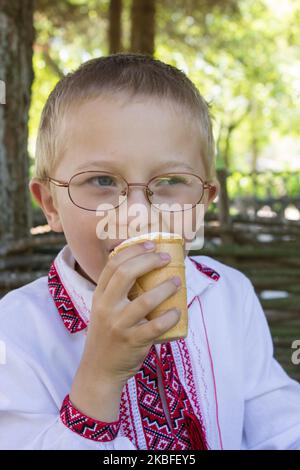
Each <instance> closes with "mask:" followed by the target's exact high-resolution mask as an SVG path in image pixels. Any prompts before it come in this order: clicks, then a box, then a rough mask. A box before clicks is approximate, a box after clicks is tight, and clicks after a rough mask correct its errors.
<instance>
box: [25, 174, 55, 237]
mask: <svg viewBox="0 0 300 470" xmlns="http://www.w3.org/2000/svg"><path fill="white" fill-rule="evenodd" d="M29 190H30V192H31V194H32V195H33V197H34V199H35V201H36V202H37V203H38V205H39V206H40V208H41V209H42V211H43V212H44V214H45V217H46V219H47V222H48V224H49V225H50V227H51V229H52V230H53V231H54V232H63V227H62V224H61V221H60V217H59V212H58V210H57V207H56V205H57V204H56V201H55V198H54V195H52V194H51V190H50V187H48V186H47V184H45V183H44V182H42V181H40V180H39V179H38V178H32V179H31V180H30V183H29Z"/></svg>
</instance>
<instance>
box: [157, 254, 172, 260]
mask: <svg viewBox="0 0 300 470" xmlns="http://www.w3.org/2000/svg"><path fill="white" fill-rule="evenodd" d="M159 256H160V257H161V259H162V260H163V261H168V260H170V259H171V256H170V255H169V253H159Z"/></svg>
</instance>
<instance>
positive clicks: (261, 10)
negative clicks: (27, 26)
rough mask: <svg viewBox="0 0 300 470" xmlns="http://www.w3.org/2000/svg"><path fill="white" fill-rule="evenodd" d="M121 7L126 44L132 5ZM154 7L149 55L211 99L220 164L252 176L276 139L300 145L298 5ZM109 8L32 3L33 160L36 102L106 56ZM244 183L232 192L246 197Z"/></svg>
mask: <svg viewBox="0 0 300 470" xmlns="http://www.w3.org/2000/svg"><path fill="white" fill-rule="evenodd" d="M123 5H124V11H123V16H122V29H123V44H124V46H125V48H126V47H128V45H129V36H130V7H131V1H130V0H124V2H123ZM156 5H157V13H156V52H155V56H156V57H158V58H160V59H162V60H164V61H166V62H169V63H170V64H173V65H175V66H177V67H178V68H180V69H182V70H183V71H184V72H186V73H187V74H188V76H189V77H190V78H191V79H192V80H193V81H194V82H195V83H196V85H197V86H198V88H199V90H200V92H201V93H202V94H203V96H204V97H205V99H206V101H208V102H209V103H211V105H212V107H211V114H212V117H213V124H214V134H215V140H216V150H217V164H218V167H219V168H221V167H226V168H227V169H229V170H230V171H232V170H239V171H241V172H243V171H249V170H254V169H256V168H257V162H258V161H259V157H260V155H261V154H262V152H263V151H264V150H265V149H266V147H267V146H268V145H270V143H271V142H272V138H273V137H272V136H273V135H274V134H276V135H290V136H293V137H294V138H298V139H299V132H300V131H299V129H300V109H299V106H296V105H295V103H297V102H299V96H300V87H299V66H298V68H297V64H298V63H299V45H300V39H299V37H300V35H299V24H300V1H299V0H286V1H285V2H276V1H275V0H256V1H255V2H251V1H250V2H249V1H248V0H240V1H235V0H227V1H221V0H162V1H159V2H158V1H157V4H156ZM108 10H109V0H36V12H35V27H36V31H37V34H36V43H35V45H34V70H35V81H34V84H33V95H32V105H31V110H30V127H29V131H30V141H29V150H30V153H31V155H33V152H34V142H35V138H36V134H37V127H38V122H39V118H40V113H41V110H42V107H43V104H44V103H45V101H46V99H47V96H48V94H49V92H50V91H51V89H52V88H53V86H54V85H55V83H56V82H57V80H59V78H60V77H61V76H63V75H64V74H66V73H68V72H69V71H71V70H73V69H74V68H76V67H77V66H78V65H79V64H80V63H81V62H83V61H85V60H88V59H90V58H92V57H96V56H101V55H106V54H107V53H108V50H109V45H108V34H107V31H108ZM232 184H233V183H232ZM262 184H264V183H262ZM290 184H291V185H293V184H294V183H290ZM249 185H250V183H245V187H244V189H241V188H243V187H242V186H241V188H240V190H242V191H250V187H251V185H250V186H249ZM276 191H277V192H278V191H279V189H277V190H276Z"/></svg>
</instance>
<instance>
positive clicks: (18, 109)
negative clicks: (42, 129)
mask: <svg viewBox="0 0 300 470" xmlns="http://www.w3.org/2000/svg"><path fill="white" fill-rule="evenodd" d="M33 40H34V29H33V0H22V1H20V0H0V80H3V81H4V82H5V85H6V103H5V104H0V208H1V210H0V241H1V242H2V241H5V240H16V239H18V238H19V237H27V236H29V235H30V227H31V217H32V215H31V204H30V193H29V189H28V180H29V157H28V152H27V137H28V128H27V124H28V109H29V104H30V94H31V84H32V80H33V69H32V45H33Z"/></svg>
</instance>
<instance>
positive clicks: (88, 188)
mask: <svg viewBox="0 0 300 470" xmlns="http://www.w3.org/2000/svg"><path fill="white" fill-rule="evenodd" d="M42 180H46V181H49V182H51V183H53V184H55V185H56V186H61V187H65V188H68V194H69V198H70V199H71V201H72V203H73V204H75V206H77V207H80V208H81V209H84V210H87V211H94V212H95V211H97V210H99V205H100V204H105V205H111V209H116V208H117V207H119V206H120V205H121V204H122V203H123V202H124V201H125V200H126V199H127V195H128V193H129V187H130V186H141V187H144V188H145V194H146V197H147V199H148V201H149V203H150V204H151V205H152V206H154V207H155V208H157V209H158V210H163V211H168V212H176V211H182V210H186V209H185V208H184V206H185V205H188V209H191V208H193V207H195V206H196V205H197V204H199V203H200V202H201V200H202V197H203V194H204V190H205V189H210V188H214V185H212V184H210V183H209V182H207V181H203V180H202V178H200V176H198V175H195V174H193V173H165V174H162V175H159V176H155V177H153V178H151V179H150V180H149V181H148V183H147V184H143V183H128V182H127V181H126V180H125V178H123V177H122V176H121V175H116V174H112V173H109V172H106V171H84V172H80V173H76V174H75V175H73V176H72V177H71V178H70V180H69V182H65V181H59V180H57V179H54V178H51V177H49V176H48V177H46V178H42ZM172 207H173V209H174V207H176V208H175V210H173V209H172ZM107 210H109V209H107Z"/></svg>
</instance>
